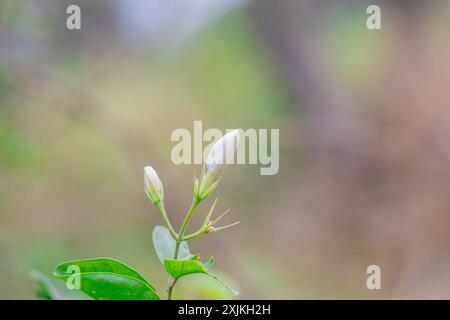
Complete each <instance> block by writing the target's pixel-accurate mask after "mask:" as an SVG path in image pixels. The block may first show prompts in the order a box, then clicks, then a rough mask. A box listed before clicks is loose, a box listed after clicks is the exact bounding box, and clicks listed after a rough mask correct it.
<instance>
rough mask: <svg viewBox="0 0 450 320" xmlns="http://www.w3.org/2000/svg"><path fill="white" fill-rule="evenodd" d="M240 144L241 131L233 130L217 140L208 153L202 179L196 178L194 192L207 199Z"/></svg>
mask: <svg viewBox="0 0 450 320" xmlns="http://www.w3.org/2000/svg"><path fill="white" fill-rule="evenodd" d="M238 144H239V131H238V130H233V131H231V132H229V133H227V134H226V135H224V136H223V137H222V138H220V139H219V140H217V142H216V143H215V144H214V145H213V147H212V148H211V150H210V151H209V153H208V157H207V158H206V161H205V166H204V168H203V172H202V175H201V177H200V181H197V180H195V189H194V194H195V196H196V197H197V199H199V200H204V199H206V198H207V197H208V196H209V195H210V194H211V193H212V192H213V191H214V189H215V188H216V186H217V184H218V183H219V180H220V178H221V177H222V175H223V172H224V171H225V168H226V166H227V164H228V163H230V161H231V160H232V159H233V157H234V153H235V152H236V150H237V147H238Z"/></svg>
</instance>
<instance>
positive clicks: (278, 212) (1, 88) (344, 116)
mask: <svg viewBox="0 0 450 320" xmlns="http://www.w3.org/2000/svg"><path fill="white" fill-rule="evenodd" d="M370 2H371V4H372V3H374V1H370ZM375 2H376V3H377V4H379V5H380V6H381V9H382V25H383V29H382V30H380V31H369V30H367V28H366V25H365V23H366V18H367V14H366V8H367V6H368V5H369V2H368V1H361V0H358V1H356V0H346V1H344V0H339V1H336V0H297V1H294V0H286V1H273V0H272V1H270V0H257V1H242V0H216V1H208V0H189V1H186V0H171V1H165V0H151V1H146V0H115V1H112V0H97V1H87V0H86V1H75V0H74V1H54V0H53V1H52V0H39V1H31V0H28V1H26V0H9V1H8V0H2V1H0V298H3V299H33V298H34V297H35V294H34V293H35V284H34V283H33V281H32V280H31V279H30V277H29V273H30V271H31V270H32V269H36V270H39V271H41V272H43V273H45V274H48V275H50V274H51V271H52V269H53V267H54V266H55V265H56V264H57V263H59V262H62V261H65V260H69V259H74V258H89V257H99V256H110V257H114V258H117V259H120V260H122V261H124V262H126V263H128V264H129V265H131V266H133V267H135V268H136V269H137V270H139V271H140V272H141V273H143V274H144V275H145V276H147V277H148V278H149V279H151V281H152V282H153V283H154V284H155V286H156V287H157V288H158V289H159V290H160V291H163V290H164V288H165V285H166V281H167V280H166V275H165V273H164V271H163V269H162V267H161V265H160V263H159V261H158V258H157V257H156V254H155V253H154V250H153V247H152V244H151V231H152V228H153V227H154V225H155V224H161V220H160V217H159V214H158V212H157V211H156V210H155V209H154V208H153V207H152V206H151V204H150V203H149V202H148V201H147V199H146V197H145V195H144V192H143V167H144V166H145V165H152V166H154V167H155V168H156V170H157V171H158V173H159V175H160V177H161V179H162V180H163V183H164V188H165V194H166V206H167V208H168V211H169V215H170V216H171V219H172V220H173V222H174V224H175V226H177V227H179V225H180V223H181V220H182V218H183V214H184V212H185V211H186V210H187V208H188V207H189V205H190V200H191V195H192V176H193V172H194V169H197V172H198V171H199V168H198V167H195V166H194V165H192V166H190V165H183V166H176V165H174V164H173V163H172V162H171V160H170V152H171V149H172V147H173V146H174V145H175V143H173V142H171V141H170V134H171V132H172V131H173V130H174V129H177V128H187V129H189V130H192V128H193V121H194V120H202V121H203V125H204V128H219V129H221V130H225V129H226V128H236V127H237V128H279V129H280V171H279V173H278V174H277V175H274V176H261V175H259V167H258V166H255V165H234V166H230V167H229V168H228V169H227V172H226V174H225V176H224V178H223V180H222V181H221V183H220V185H219V187H218V189H216V191H215V196H217V197H219V202H218V209H220V210H225V209H227V208H229V207H231V208H232V214H231V215H230V216H228V217H227V218H226V221H225V222H233V221H235V220H240V221H241V224H240V225H239V226H237V227H234V228H232V229H228V230H226V231H224V232H220V233H216V234H212V235H210V236H208V237H204V238H200V239H198V240H194V241H193V242H192V243H191V248H192V250H193V251H195V252H200V253H201V254H202V256H203V257H208V256H209V255H215V256H216V262H217V265H216V268H215V269H216V270H217V271H220V272H221V273H223V274H224V275H225V278H226V279H228V280H229V281H231V282H233V283H234V284H235V286H236V287H238V288H239V291H240V292H241V295H240V297H239V298H252V299H253V298H254V299H311V298H323V299H329V298H339V299H348V298H363V299H366V298H367V299H378V298H388V299H391V298H407V299H408V298H438V299H448V298H450V233H449V231H450V216H449V215H450V139H449V138H450V40H449V39H450V2H449V1H445V0H437V1H406V0H405V1H382V0H379V1H375ZM70 4H78V5H80V7H81V11H82V12H81V19H82V21H81V23H82V29H81V30H80V31H69V30H67V29H66V27H65V21H66V17H67V15H66V8H67V6H68V5H70ZM211 200H212V199H211ZM211 200H210V201H209V203H210V202H211ZM207 209H208V206H207V205H203V206H202V207H201V209H200V210H199V211H198V213H197V214H196V216H195V217H194V220H193V221H192V223H191V224H190V227H191V230H192V228H194V227H195V226H199V224H200V223H201V218H202V217H203V216H204V214H206V212H207ZM371 264H376V265H379V266H380V267H381V269H382V290H372V291H370V290H368V289H367V288H366V278H367V276H368V275H367V274H366V268H367V266H368V265H371ZM194 280H196V281H193V280H190V279H187V278H186V279H185V280H182V281H180V282H179V284H178V285H177V287H176V290H175V291H176V296H177V297H178V298H182V297H188V298H198V299H202V298H229V296H228V295H227V293H226V292H225V291H224V290H223V289H222V288H220V287H217V286H216V285H215V284H214V283H212V282H211V281H210V280H208V278H205V277H201V276H200V277H199V278H196V279H194Z"/></svg>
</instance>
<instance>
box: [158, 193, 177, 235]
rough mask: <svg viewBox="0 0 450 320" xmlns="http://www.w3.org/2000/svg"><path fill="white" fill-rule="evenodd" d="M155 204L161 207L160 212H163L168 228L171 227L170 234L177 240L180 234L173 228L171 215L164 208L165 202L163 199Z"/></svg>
mask: <svg viewBox="0 0 450 320" xmlns="http://www.w3.org/2000/svg"><path fill="white" fill-rule="evenodd" d="M155 205H156V207H157V208H158V209H159V212H161V217H162V219H163V220H164V223H165V224H166V226H167V228H168V229H169V231H170V234H171V235H172V237H173V238H174V239H175V240H176V239H177V238H178V235H177V233H176V232H175V230H174V229H173V227H172V224H171V223H170V220H169V217H168V216H167V213H166V209H165V208H164V204H163V203H162V201H160V202H158V203H156V204H155Z"/></svg>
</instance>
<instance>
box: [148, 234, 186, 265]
mask: <svg viewBox="0 0 450 320" xmlns="http://www.w3.org/2000/svg"><path fill="white" fill-rule="evenodd" d="M152 240H153V246H154V247H155V251H156V254H157V255H158V258H159V260H160V261H161V263H162V264H164V260H166V259H173V256H174V252H175V246H176V241H175V239H174V238H173V237H172V236H171V234H170V231H169V229H167V228H166V227H164V226H156V227H155V229H153V234H152ZM191 256H192V255H191V253H190V251H189V246H188V244H187V242H186V241H183V242H181V244H180V249H179V251H178V259H180V260H184V259H188V258H189V257H191Z"/></svg>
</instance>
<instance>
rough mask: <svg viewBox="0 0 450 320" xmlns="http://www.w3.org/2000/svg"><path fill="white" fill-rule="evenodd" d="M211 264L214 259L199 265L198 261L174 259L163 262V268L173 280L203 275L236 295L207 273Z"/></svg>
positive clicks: (234, 292)
mask: <svg viewBox="0 0 450 320" xmlns="http://www.w3.org/2000/svg"><path fill="white" fill-rule="evenodd" d="M213 264H214V257H211V258H210V259H209V260H208V261H207V262H205V263H201V262H200V261H198V260H175V259H166V260H164V267H165V268H166V271H167V272H168V273H169V274H170V275H171V276H172V277H173V278H175V279H179V278H181V277H184V276H187V275H189V274H194V273H203V274H206V275H208V276H210V277H212V278H214V279H215V280H217V281H218V282H220V283H221V284H222V285H223V286H225V287H226V288H227V289H228V290H230V292H231V293H233V294H234V295H238V294H239V292H237V291H236V290H234V289H232V288H231V287H230V286H229V285H227V284H226V283H225V282H223V281H222V280H220V279H219V278H218V277H216V276H215V275H212V274H211V273H209V272H208V269H209V268H211V267H212V266H213Z"/></svg>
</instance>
